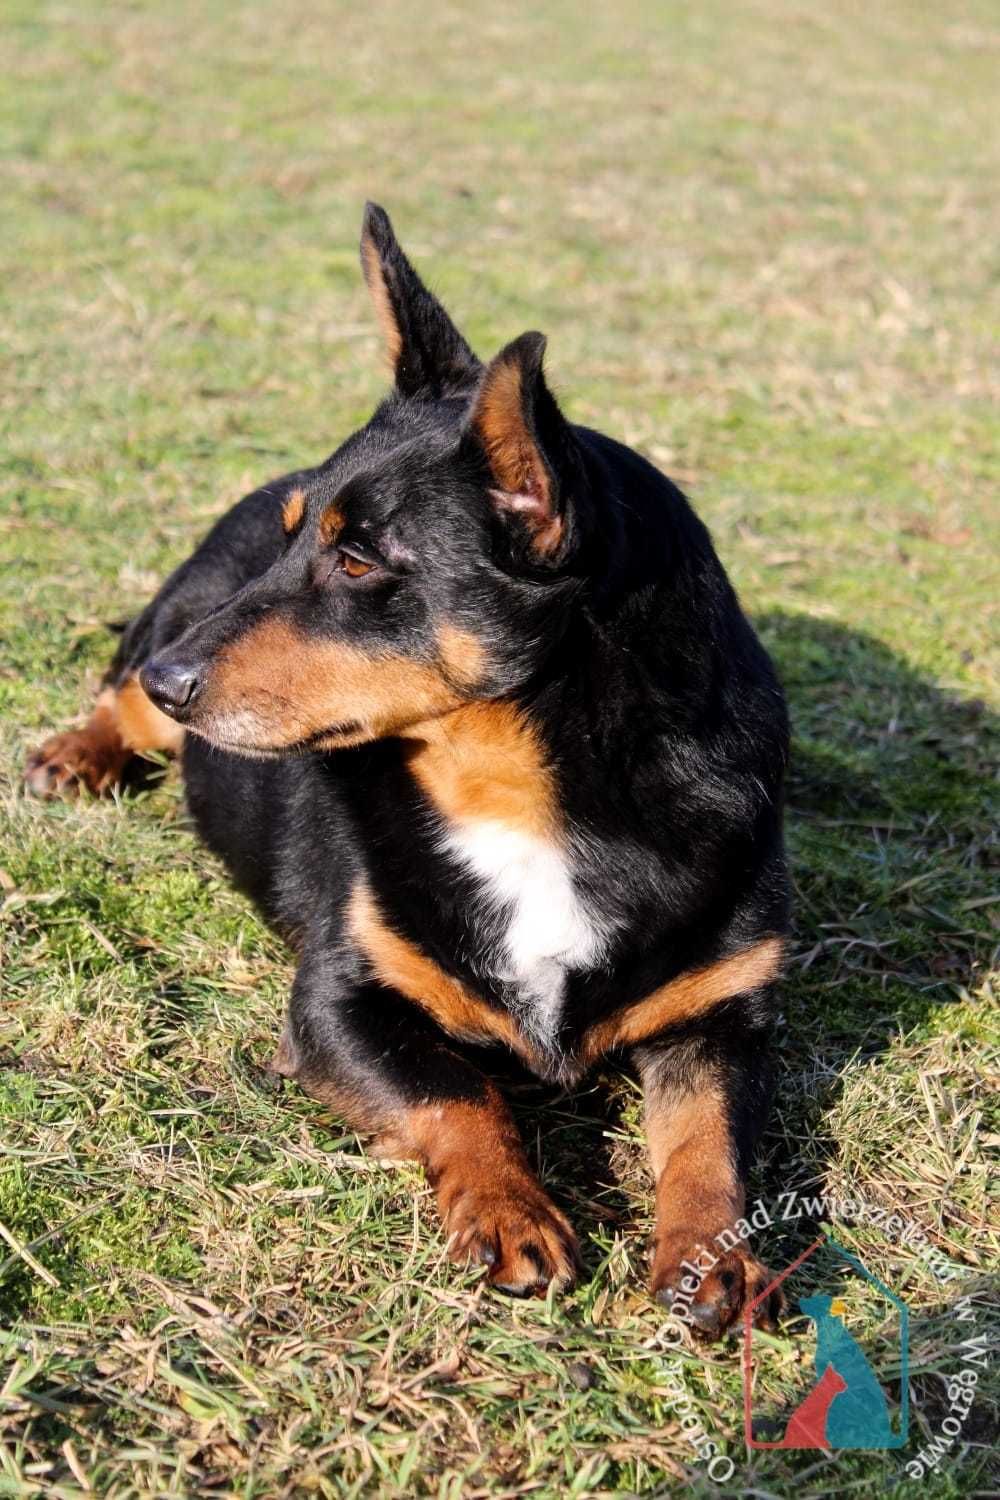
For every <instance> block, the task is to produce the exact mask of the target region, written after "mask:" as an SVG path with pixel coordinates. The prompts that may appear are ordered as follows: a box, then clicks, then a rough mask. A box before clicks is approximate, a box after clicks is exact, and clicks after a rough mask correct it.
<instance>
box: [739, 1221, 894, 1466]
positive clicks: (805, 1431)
mask: <svg viewBox="0 0 1000 1500" xmlns="http://www.w3.org/2000/svg"><path fill="white" fill-rule="evenodd" d="M821 1247H822V1248H823V1249H824V1250H825V1251H827V1252H828V1255H827V1256H826V1257H824V1259H825V1260H826V1261H827V1263H828V1264H829V1263H830V1261H831V1257H832V1265H831V1270H830V1271H829V1272H828V1274H831V1275H832V1274H833V1270H834V1269H836V1271H837V1272H838V1273H839V1275H840V1278H841V1279H842V1278H843V1273H844V1271H845V1270H847V1271H849V1272H850V1273H853V1274H854V1275H855V1276H858V1277H860V1278H861V1279H862V1280H863V1281H864V1282H866V1283H867V1284H868V1286H869V1287H870V1288H872V1289H873V1293H874V1294H877V1296H878V1298H879V1299H880V1300H881V1301H882V1302H884V1303H888V1304H890V1306H891V1307H892V1308H894V1309H895V1310H896V1313H897V1314H898V1327H899V1338H898V1361H897V1360H895V1359H894V1360H893V1365H894V1366H896V1368H894V1370H893V1384H897V1383H898V1386H899V1391H900V1400H899V1403H898V1410H899V1421H898V1425H894V1423H893V1418H892V1412H891V1410H890V1402H889V1399H888V1398H887V1393H886V1389H885V1386H884V1384H883V1379H880V1376H879V1372H878V1370H877V1369H875V1368H873V1366H872V1361H871V1358H870V1351H869V1352H866V1351H865V1349H864V1348H863V1347H862V1345H861V1343H860V1342H859V1341H858V1338H857V1337H856V1335H855V1334H854V1333H852V1332H851V1330H850V1329H849V1328H848V1326H847V1323H846V1321H845V1315H846V1313H847V1306H846V1304H845V1302H844V1300H843V1299H842V1298H841V1297H840V1296H838V1295H837V1291H836V1290H832V1291H825V1290H815V1289H810V1291H809V1292H808V1295H799V1296H798V1297H796V1296H794V1295H793V1294H792V1292H793V1286H794V1282H791V1284H789V1285H786V1286H785V1288H784V1290H785V1295H786V1299H787V1301H788V1303H789V1305H790V1306H791V1307H792V1308H793V1309H794V1307H795V1306H796V1305H797V1306H798V1308H799V1310H800V1311H801V1312H802V1313H803V1314H804V1315H805V1316H806V1317H807V1318H808V1319H809V1320H810V1322H811V1324H812V1328H813V1332H814V1336H815V1339H816V1346H815V1350H814V1354H813V1381H812V1384H811V1386H810V1388H809V1389H808V1391H807V1392H806V1394H805V1395H804V1396H803V1397H802V1398H801V1399H800V1400H799V1401H798V1403H797V1405H796V1406H795V1408H794V1409H793V1410H792V1411H791V1412H790V1413H788V1414H787V1416H786V1417H785V1418H784V1421H783V1429H784V1430H783V1432H782V1434H781V1436H780V1437H778V1438H777V1439H771V1440H769V1441H765V1440H763V1439H762V1438H761V1437H760V1436H759V1435H757V1433H756V1430H755V1425H754V1410H753V1407H754V1356H753V1337H754V1329H753V1313H754V1309H755V1308H756V1306H757V1305H758V1303H760V1302H761V1301H763V1300H764V1298H766V1297H768V1296H769V1295H770V1294H771V1292H773V1291H774V1289H775V1288H776V1287H779V1286H781V1285H782V1283H783V1282H786V1283H788V1282H790V1280H791V1278H792V1277H793V1273H797V1272H800V1270H801V1268H802V1267H803V1266H804V1265H805V1263H806V1262H807V1261H809V1260H810V1259H811V1257H812V1256H814V1255H815V1254H816V1252H817V1251H818V1250H819V1249H820V1248H821ZM838 1261H839V1262H840V1263H841V1264H840V1265H839V1266H836V1262H838ZM798 1279H799V1278H798V1277H796V1278H795V1280H796V1281H797V1280H798ZM908 1360H909V1315H908V1312H907V1309H906V1305H905V1303H904V1302H903V1301H902V1299H901V1298H899V1297H897V1296H896V1294H895V1293H894V1292H891V1291H890V1290H889V1288H888V1287H887V1286H885V1285H884V1284H883V1283H882V1282H881V1281H879V1279H878V1277H877V1276H874V1275H873V1274H872V1273H871V1272H870V1271H869V1270H868V1269H867V1267H866V1266H864V1265H862V1263H861V1261H860V1260H858V1259H857V1257H856V1256H854V1255H852V1254H851V1253H850V1252H849V1251H848V1250H845V1249H844V1247H843V1245H839V1244H838V1243H837V1241H836V1240H834V1239H833V1238H832V1237H830V1236H828V1235H825V1234H824V1235H821V1236H820V1238H819V1239H818V1240H816V1241H815V1243H814V1244H812V1245H811V1246H810V1247H809V1249H808V1250H806V1251H805V1252H804V1254H802V1255H800V1256H799V1257H798V1259H797V1260H795V1261H793V1262H792V1264H791V1265H790V1266H788V1267H787V1268H786V1269H785V1270H784V1271H783V1272H782V1273H781V1274H780V1275H779V1276H777V1277H775V1279H774V1280H773V1281H772V1282H771V1284H770V1285H769V1286H768V1287H767V1288H766V1289H765V1290H764V1291H763V1292H762V1293H761V1294H760V1296H759V1297H758V1298H757V1299H756V1300H755V1302H754V1303H753V1304H752V1305H751V1307H749V1308H748V1309H747V1312H746V1322H745V1325H744V1346H743V1394H744V1423H745V1429H746V1439H747V1446H748V1447H750V1448H755V1449H761V1448H764V1449H767V1448H819V1449H822V1450H824V1451H827V1452H829V1451H831V1450H844V1449H855V1450H857V1449H865V1450H871V1449H883V1448H901V1447H903V1445H904V1444H905V1442H906V1439H907V1433H908V1427H909V1392H908V1385H907V1372H908ZM883 1378H884V1377H883ZM771 1425H772V1426H773V1419H772V1422H771Z"/></svg>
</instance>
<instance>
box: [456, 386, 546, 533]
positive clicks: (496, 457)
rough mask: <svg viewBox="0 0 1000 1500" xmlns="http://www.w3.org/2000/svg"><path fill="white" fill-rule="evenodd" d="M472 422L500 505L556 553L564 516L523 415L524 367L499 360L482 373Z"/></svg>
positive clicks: (497, 502) (500, 507)
mask: <svg viewBox="0 0 1000 1500" xmlns="http://www.w3.org/2000/svg"><path fill="white" fill-rule="evenodd" d="M472 425H473V427H474V429H475V431H476V433H477V434H478V436H479V439H480V441H481V442H482V444H483V447H484V448H485V449H486V456H487V459H488V460H489V465H490V469H491V470H492V473H493V477H494V478H495V479H496V481H497V485H498V489H497V490H494V492H493V499H494V503H495V504H496V506H497V509H498V510H502V511H506V512H507V513H508V514H515V515H519V516H520V517H521V519H522V520H523V522H524V523H525V525H526V526H527V528H528V530H529V531H530V532H531V536H532V546H533V548H534V550H535V551H536V552H538V553H540V554H542V555H543V556H547V555H549V554H551V553H553V552H555V550H556V548H557V547H558V546H559V543H560V541H561V539H562V534H563V522H562V517H561V516H560V515H559V514H558V513H555V514H554V513H553V510H552V495H551V487H550V485H549V477H548V474H547V472H546V469H545V463H544V461H543V459H542V456H541V454H540V453H539V451H538V448H537V446H536V444H535V441H534V439H533V437H532V436H531V433H530V432H529V430H528V426H527V423H526V422H525V419H524V405H523V372H522V370H521V367H520V365H518V364H516V363H514V362H513V361H511V360H499V361H498V362H497V363H495V364H493V365H491V366H490V368H489V370H488V371H487V372H486V376H485V379H484V381H483V386H482V389H481V390H480V393H479V397H478V399H477V402H476V411H475V415H474V416H473V419H472Z"/></svg>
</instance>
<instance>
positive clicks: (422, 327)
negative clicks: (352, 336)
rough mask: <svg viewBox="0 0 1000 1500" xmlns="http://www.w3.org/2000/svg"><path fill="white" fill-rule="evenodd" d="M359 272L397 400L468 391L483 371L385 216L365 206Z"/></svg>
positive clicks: (383, 210) (373, 208) (369, 205)
mask: <svg viewBox="0 0 1000 1500" xmlns="http://www.w3.org/2000/svg"><path fill="white" fill-rule="evenodd" d="M361 269H362V270H363V271H364V273H365V280H366V281H367V283H368V290H369V291H370V292H371V294H372V301H373V302H374V304H375V311H376V313H377V314H378V320H379V323H380V324H381V326H382V337H383V338H384V340H385V347H386V352H387V353H388V356H389V362H390V364H391V366H392V370H393V374H394V376H395V379H396V389H397V390H398V391H399V393H400V395H403V396H419V395H424V396H447V395H454V394H457V393H458V392H460V391H462V390H468V387H469V385H470V383H471V382H472V381H473V380H475V378H476V376H477V375H478V374H479V372H480V370H481V369H482V366H481V364H480V362H479V360H478V359H477V358H476V356H475V355H474V354H473V352H472V350H471V349H470V348H469V346H468V344H467V343H466V342H465V340H464V339H463V337H462V335H461V334H460V333H459V331H458V329H457V328H456V327H455V325H454V323H453V322H452V321H451V319H450V318H449V316H448V314H447V313H446V312H445V310H444V308H443V307H442V306H441V304H440V302H439V301H438V299H437V298H436V297H435V296H433V295H432V294H431V293H430V292H429V291H428V290H427V288H426V287H425V286H424V284H423V282H422V281H421V280H420V277H419V276H418V275H417V273H416V271H415V270H414V269H413V267H412V266H411V265H410V262H409V261H408V260H407V258H406V256H405V255H404V254H403V252H402V250H401V248H400V245H399V241H398V240H397V239H396V236H395V234H394V232H393V228H392V224H391V223H390V221H389V215H388V214H387V213H386V211H385V209H384V208H379V206H378V204H377V203H368V204H366V205H365V217H364V223H363V224H362V226H361Z"/></svg>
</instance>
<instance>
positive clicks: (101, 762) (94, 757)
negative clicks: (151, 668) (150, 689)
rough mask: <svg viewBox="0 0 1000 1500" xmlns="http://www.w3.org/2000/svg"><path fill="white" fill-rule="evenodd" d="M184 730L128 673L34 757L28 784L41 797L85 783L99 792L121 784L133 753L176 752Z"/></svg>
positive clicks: (61, 793) (72, 790)
mask: <svg viewBox="0 0 1000 1500" xmlns="http://www.w3.org/2000/svg"><path fill="white" fill-rule="evenodd" d="M183 741H184V731H183V729H181V727H180V725H179V724H175V723H174V721H173V719H168V718H167V716H166V714H162V713H161V712H160V710H159V709H158V708H157V707H156V706H155V704H153V703H152V702H151V701H150V700H149V698H147V696H146V694H145V693H144V692H143V690H142V688H141V687H140V685H139V681H138V678H136V677H134V676H133V677H127V678H126V679H125V681H124V682H123V683H122V684H121V685H120V686H119V687H117V688H113V687H106V688H104V689H102V691H101V692H100V693H99V694H98V696H97V699H96V701H95V703H94V707H93V709H92V710H91V714H90V717H89V718H88V720H87V722H86V723H85V724H83V725H81V726H80V728H79V729H69V730H66V731H65V732H64V733H62V734H54V735H52V736H51V737H50V738H49V739H47V740H46V741H45V743H44V744H43V745H42V746H41V747H40V748H39V749H38V750H36V751H35V752H34V754H33V755H31V756H29V758H28V763H27V766H26V768H25V777H24V780H25V786H26V788H27V790H28V791H29V792H32V793H33V794H34V795H35V796H39V797H60V796H67V795H72V794H74V793H75V792H76V791H78V790H79V788H80V787H85V788H86V789H87V791H89V792H92V793H93V794H94V795H95V796H100V795H101V794H102V793H104V792H109V791H112V790H113V789H114V788H115V787H116V786H118V785H120V783H121V780H122V777H123V775H124V772H125V767H126V766H127V765H128V762H129V761H130V760H131V759H132V756H133V755H134V754H137V753H141V752H142V751H144V750H166V751H169V752H176V751H177V750H179V749H180V747H181V745H182V743H183Z"/></svg>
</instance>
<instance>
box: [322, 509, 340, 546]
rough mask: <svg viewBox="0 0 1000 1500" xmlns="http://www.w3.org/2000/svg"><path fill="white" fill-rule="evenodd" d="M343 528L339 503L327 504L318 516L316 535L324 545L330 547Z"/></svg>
mask: <svg viewBox="0 0 1000 1500" xmlns="http://www.w3.org/2000/svg"><path fill="white" fill-rule="evenodd" d="M343 529H344V512H343V511H342V510H341V509H340V506H339V505H336V504H334V505H328V506H327V507H326V509H325V510H324V512H323V514H322V515H321V516H320V518H319V527H318V535H319V539H320V541H321V542H322V543H323V545H324V546H325V547H332V546H333V545H334V543H335V542H336V540H337V538H338V537H339V536H340V533H341V532H342V531H343Z"/></svg>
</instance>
